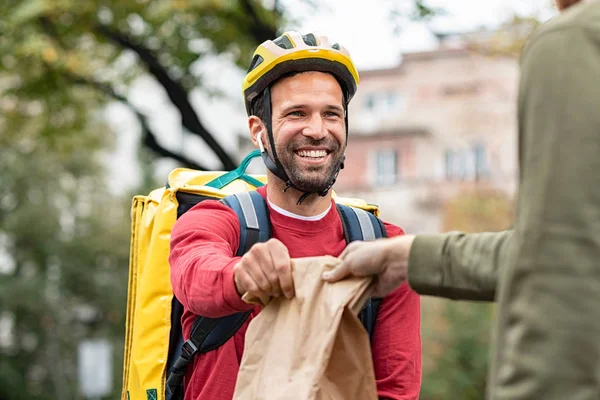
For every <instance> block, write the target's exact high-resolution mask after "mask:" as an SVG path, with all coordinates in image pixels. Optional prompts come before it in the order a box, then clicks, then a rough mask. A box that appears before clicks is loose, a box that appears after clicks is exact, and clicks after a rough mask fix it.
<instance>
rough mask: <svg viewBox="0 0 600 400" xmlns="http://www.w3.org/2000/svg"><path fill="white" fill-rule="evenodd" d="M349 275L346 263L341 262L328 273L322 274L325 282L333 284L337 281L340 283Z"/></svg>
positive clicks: (348, 267) (348, 266)
mask: <svg viewBox="0 0 600 400" xmlns="http://www.w3.org/2000/svg"><path fill="white" fill-rule="evenodd" d="M348 275H350V265H349V263H348V262H345V261H344V262H341V263H340V264H338V265H337V266H336V267H335V268H333V269H332V270H330V271H325V272H323V275H322V277H323V279H324V280H326V281H327V282H330V283H333V282H337V281H341V280H342V279H344V278H346V277H347V276H348Z"/></svg>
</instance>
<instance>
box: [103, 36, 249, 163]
mask: <svg viewBox="0 0 600 400" xmlns="http://www.w3.org/2000/svg"><path fill="white" fill-rule="evenodd" d="M96 31H97V32H98V33H99V34H101V35H102V36H104V37H106V38H108V39H109V40H111V41H113V42H114V43H116V44H118V45H119V46H121V47H123V48H126V49H129V50H132V51H134V52H135V53H136V54H137V55H138V57H139V58H140V60H141V61H142V62H143V64H144V65H145V66H146V68H147V69H148V72H150V73H151V74H152V75H153V76H154V77H155V78H156V79H157V80H158V82H160V84H161V85H162V86H163V87H164V88H165V90H166V92H167V95H168V96H169V99H170V100H171V102H172V103H173V104H174V105H175V107H177V108H178V109H179V112H180V113H181V118H182V124H183V126H185V127H186V128H187V130H188V131H190V133H193V134H195V135H197V136H200V137H201V138H202V139H203V140H204V142H205V143H206V144H207V145H208V147H210V149H211V150H212V151H214V152H215V154H216V156H217V157H218V158H219V160H220V161H221V163H223V168H224V169H225V170H231V169H234V168H236V167H237V165H236V163H235V161H234V160H233V158H232V157H231V156H230V155H229V154H227V152H226V151H225V150H224V149H223V148H222V147H221V145H220V144H219V143H218V142H217V141H216V140H215V139H214V137H213V136H212V135H211V134H210V133H209V132H208V130H207V129H206V128H205V127H204V125H203V124H202V122H201V121H200V119H199V118H198V115H197V114H196V112H195V111H194V109H193V107H192V105H191V104H190V102H189V99H188V94H187V92H186V91H185V89H184V88H183V86H182V85H181V84H180V83H179V82H177V81H176V80H174V79H173V78H171V77H170V76H169V74H168V72H167V71H166V69H165V68H164V67H163V66H162V65H161V64H160V62H159V61H158V59H157V58H156V56H155V55H154V54H153V53H152V52H151V51H150V50H149V49H147V48H146V47H144V46H142V45H141V44H138V43H135V42H134V41H133V40H132V39H131V38H129V37H128V36H127V35H125V34H123V33H122V32H118V31H116V30H113V29H111V28H109V27H108V26H106V25H98V26H97V27H96Z"/></svg>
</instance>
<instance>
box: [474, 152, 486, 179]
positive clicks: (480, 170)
mask: <svg viewBox="0 0 600 400" xmlns="http://www.w3.org/2000/svg"><path fill="white" fill-rule="evenodd" d="M472 151H473V158H474V159H475V180H476V181H478V180H480V179H481V178H487V177H488V176H489V170H488V165H487V158H486V152H485V148H484V147H483V145H481V144H475V145H474V146H473V148H472Z"/></svg>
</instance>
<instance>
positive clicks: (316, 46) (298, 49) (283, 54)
mask: <svg viewBox="0 0 600 400" xmlns="http://www.w3.org/2000/svg"><path fill="white" fill-rule="evenodd" d="M304 71H320V72H328V73H330V74H332V75H333V76H334V77H336V78H337V80H338V82H340V84H341V85H342V89H343V91H344V96H345V100H346V103H348V102H350V99H352V96H354V94H355V93H356V89H357V86H358V81H359V78H358V71H357V69H356V67H355V66H354V63H353V62H352V59H351V58H350V54H349V53H348V50H346V49H345V48H344V47H342V46H341V45H340V44H339V43H335V44H333V45H331V44H330V43H329V39H328V38H327V37H326V36H320V35H315V34H313V33H309V34H306V35H302V34H300V33H298V32H294V31H288V32H285V33H283V35H281V36H279V37H278V38H277V39H275V40H267V41H265V42H263V43H262V44H261V45H259V46H258V48H257V49H256V51H255V52H254V55H253V57H252V61H251V62H250V67H249V68H248V73H247V75H246V77H245V79H244V82H243V84H242V91H243V93H244V100H245V103H246V111H247V112H248V114H250V105H251V103H252V100H253V99H254V98H255V97H256V96H258V95H259V94H260V93H261V92H262V91H263V90H265V89H266V88H267V87H269V86H270V85H271V84H272V83H273V82H274V81H276V80H277V79H278V78H279V77H281V76H282V75H284V74H286V73H289V72H304Z"/></svg>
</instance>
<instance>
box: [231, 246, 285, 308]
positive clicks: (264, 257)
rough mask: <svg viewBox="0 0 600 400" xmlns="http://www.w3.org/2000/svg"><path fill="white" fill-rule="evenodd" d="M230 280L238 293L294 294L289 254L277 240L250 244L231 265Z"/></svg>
mask: <svg viewBox="0 0 600 400" xmlns="http://www.w3.org/2000/svg"><path fill="white" fill-rule="evenodd" d="M233 279H234V282H235V287H236V289H237V291H238V293H239V294H240V295H244V294H246V293H248V294H249V295H252V296H256V297H261V296H263V295H268V296H271V297H279V296H281V295H282V294H283V295H285V297H287V298H288V299H290V298H292V297H294V281H293V279H292V261H291V259H290V253H289V252H288V249H287V247H285V245H284V244H283V243H281V242H280V241H279V240H277V239H269V240H268V241H266V242H263V243H257V244H255V245H254V246H252V247H251V248H250V250H249V251H248V252H247V253H246V254H244V255H243V256H242V259H241V260H240V262H239V263H237V264H236V265H235V266H234V267H233Z"/></svg>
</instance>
